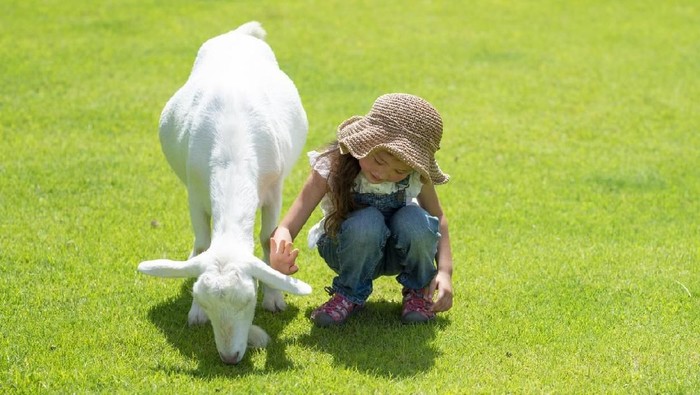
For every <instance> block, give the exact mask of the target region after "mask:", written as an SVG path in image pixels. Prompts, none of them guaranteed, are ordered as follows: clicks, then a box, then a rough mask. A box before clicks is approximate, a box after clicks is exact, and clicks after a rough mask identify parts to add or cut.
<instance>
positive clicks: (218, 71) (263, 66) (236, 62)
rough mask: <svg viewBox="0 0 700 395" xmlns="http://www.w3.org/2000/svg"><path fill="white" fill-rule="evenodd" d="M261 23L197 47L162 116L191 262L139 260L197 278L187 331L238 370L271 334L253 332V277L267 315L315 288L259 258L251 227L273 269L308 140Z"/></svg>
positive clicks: (155, 269) (152, 269)
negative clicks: (190, 233)
mask: <svg viewBox="0 0 700 395" xmlns="http://www.w3.org/2000/svg"><path fill="white" fill-rule="evenodd" d="M264 37H265V31H264V30H263V29H262V27H261V26H260V24H259V23H257V22H248V23H246V24H244V25H242V26H240V27H239V28H238V29H236V30H233V31H231V32H228V33H226V34H222V35H220V36H218V37H214V38H212V39H210V40H208V41H207V42H205V43H204V44H203V45H202V47H201V48H200V49H199V52H198V54H197V58H196V60H195V63H194V67H193V68H192V73H191V74H190V77H189V79H188V80H187V82H186V83H185V85H184V86H182V88H180V89H179V90H178V91H177V92H176V93H175V95H174V96H173V97H172V98H171V99H170V101H168V103H167V104H166V105H165V108H164V109H163V113H162V114H161V118H160V141H161V146H162V148H163V153H164V154H165V157H166V158H167V160H168V162H169V163H170V166H171V167H172V168H173V170H174V171H175V173H177V175H178V177H179V178H180V179H181V180H182V182H183V183H184V184H185V185H186V186H187V192H188V199H189V207H190V218H191V221H192V227H193V230H194V234H195V240H194V247H193V249H192V253H191V255H190V258H189V259H188V260H187V261H184V262H181V261H171V260H168V259H159V260H154V261H146V262H141V263H140V264H139V267H138V270H139V271H140V272H142V273H145V274H150V275H153V276H159V277H198V279H197V281H196V282H195V284H194V287H193V292H192V294H193V296H194V300H193V302H192V308H191V309H190V312H189V314H188V321H189V323H190V325H194V324H202V323H205V322H206V321H207V320H209V321H211V324H212V328H213V329H214V337H215V339H216V347H217V349H218V351H219V355H220V356H221V359H222V360H223V361H224V362H226V363H238V362H240V361H241V359H242V358H243V355H244V354H245V351H246V343H247V344H249V345H250V346H253V347H265V346H266V345H267V343H268V341H269V339H270V338H269V336H268V335H267V333H265V331H264V330H262V329H260V328H258V327H256V326H254V325H252V322H253V315H254V312H255V304H256V281H255V280H256V279H257V280H260V282H262V283H263V284H264V286H265V287H264V288H265V290H264V299H263V307H264V308H266V309H267V310H271V311H279V310H283V309H285V308H286V305H285V303H284V298H283V296H282V293H281V292H280V291H285V292H289V293H294V294H298V295H306V294H309V293H311V287H310V286H309V285H308V284H306V283H304V282H302V281H299V280H297V279H295V278H293V277H289V276H286V275H283V274H281V273H279V272H277V271H276V270H273V269H272V268H270V267H269V266H268V265H267V264H265V262H263V261H262V260H260V259H258V258H256V257H255V256H254V245H255V241H254V236H253V233H254V226H255V216H256V211H257V209H258V208H260V209H261V210H262V220H261V230H260V235H259V239H260V242H261V244H262V247H263V251H264V255H265V257H264V258H265V261H266V262H269V245H268V238H269V236H270V234H271V233H272V230H273V229H274V227H275V226H276V224H277V221H278V219H279V214H280V209H281V206H282V183H283V180H284V177H285V176H286V175H287V174H288V173H289V171H290V169H291V167H292V165H293V164H294V162H295V161H296V159H297V158H298V156H299V154H300V152H301V149H302V148H303V146H304V143H305V140H306V132H307V129H308V123H307V120H306V113H305V112H304V109H303V107H302V104H301V99H300V98H299V93H298V92H297V90H296V87H295V86H294V84H293V83H292V81H291V80H290V79H289V78H288V77H287V75H285V74H284V72H282V71H281V70H280V69H279V66H278V65H277V60H276V59H275V55H274V54H273V53H272V50H271V49H270V47H269V46H268V45H267V44H266V43H265V42H264V41H263V38H264Z"/></svg>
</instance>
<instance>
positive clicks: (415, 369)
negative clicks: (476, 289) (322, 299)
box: [149, 280, 449, 378]
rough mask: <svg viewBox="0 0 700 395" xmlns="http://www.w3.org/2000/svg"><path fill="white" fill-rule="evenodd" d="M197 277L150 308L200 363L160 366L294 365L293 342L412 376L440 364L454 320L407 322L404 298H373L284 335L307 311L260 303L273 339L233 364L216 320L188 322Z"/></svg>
mask: <svg viewBox="0 0 700 395" xmlns="http://www.w3.org/2000/svg"><path fill="white" fill-rule="evenodd" d="M193 283H194V280H188V281H185V282H183V284H182V287H181V292H180V294H179V295H178V296H176V297H174V298H171V299H168V300H166V301H164V302H162V303H160V304H158V305H156V306H154V307H153V308H151V310H150V312H149V318H150V320H151V322H153V324H154V325H155V326H156V327H158V329H159V330H160V331H161V333H163V335H164V336H165V338H166V340H167V341H168V343H169V344H170V345H172V346H173V347H174V348H175V349H177V350H178V351H179V353H180V354H181V355H182V356H184V357H185V358H188V359H192V360H195V361H196V362H197V366H196V368H189V367H187V366H185V365H186V364H178V363H171V362H159V363H158V364H157V366H156V368H157V369H159V370H162V371H165V372H166V373H179V374H182V373H184V374H189V375H191V376H194V377H199V378H216V377H243V376H248V375H251V374H253V375H256V374H260V373H269V372H271V371H282V370H289V369H293V368H294V366H295V363H294V362H293V361H292V360H290V359H289V358H288V356H287V355H286V349H287V345H288V344H290V343H293V344H295V345H297V346H298V345H303V346H305V347H308V348H309V349H311V350H317V351H320V352H324V353H327V354H330V355H332V356H333V360H334V363H335V364H337V365H342V366H345V367H350V368H354V369H358V370H360V371H364V372H367V373H369V374H379V375H382V376H387V377H397V376H399V377H410V376H413V375H415V374H416V373H421V372H427V371H429V370H430V369H431V368H432V367H433V366H434V364H435V359H436V358H437V357H438V356H439V351H438V350H437V348H436V347H435V346H434V345H433V340H434V339H435V335H436V332H438V331H439V330H440V328H442V327H444V326H446V325H449V321H447V320H446V319H444V318H441V317H440V316H438V318H437V320H436V322H432V323H428V324H419V325H403V324H401V322H400V321H399V314H400V310H401V305H400V303H396V302H389V301H383V300H379V301H376V302H368V303H367V305H366V306H365V308H364V309H363V310H362V311H360V312H358V313H357V314H356V315H354V316H353V317H351V318H350V319H349V320H348V321H347V322H346V323H345V324H344V325H342V326H337V327H331V328H318V327H315V326H314V325H313V323H311V322H310V321H309V328H310V330H309V332H308V333H305V334H301V335H300V336H299V337H294V338H292V339H289V340H284V339H283V338H281V337H280V336H281V333H282V331H283V330H284V328H285V327H286V326H287V325H288V324H289V323H290V322H291V321H292V320H294V319H297V318H296V317H297V315H298V314H301V313H300V312H299V308H298V307H296V306H294V304H293V303H288V306H287V310H285V311H283V312H280V313H270V312H268V311H266V310H264V309H262V308H261V307H260V303H258V307H257V309H256V312H255V318H254V320H253V323H254V324H256V325H259V326H260V327H262V328H263V329H264V330H265V331H266V332H267V333H268V334H269V335H270V338H271V341H270V344H269V345H268V347H267V348H265V349H261V350H256V349H251V348H249V349H248V350H247V351H246V355H245V356H244V358H243V361H241V363H239V364H238V365H236V366H228V365H225V364H224V363H223V362H221V360H220V358H219V354H218V352H217V350H216V344H215V342H214V333H213V331H212V328H211V324H208V323H207V324H206V325H198V326H192V327H190V326H189V325H188V324H187V313H188V311H189V309H190V305H191V304H192V294H191V290H192V285H193ZM259 296H260V295H259ZM312 310H313V307H310V308H308V309H307V311H305V312H304V313H303V314H304V317H309V315H310V314H311V311H312ZM307 319H308V318H307ZM255 353H266V354H267V356H266V358H265V366H264V368H263V369H260V368H259V367H258V368H256V367H255V366H254V365H253V362H252V361H251V359H252V358H251V357H252V356H253V355H255Z"/></svg>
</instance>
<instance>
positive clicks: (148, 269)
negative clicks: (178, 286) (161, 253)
mask: <svg viewBox="0 0 700 395" xmlns="http://www.w3.org/2000/svg"><path fill="white" fill-rule="evenodd" d="M203 268H204V265H203V262H202V259H201V258H200V257H199V256H197V257H194V258H192V259H190V260H188V261H171V260H170V259H156V260H153V261H144V262H141V263H139V267H138V270H139V271H140V272H141V273H143V274H148V275H151V276H156V277H172V278H188V277H199V275H200V274H202V272H203Z"/></svg>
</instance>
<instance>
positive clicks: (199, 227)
mask: <svg viewBox="0 0 700 395" xmlns="http://www.w3.org/2000/svg"><path fill="white" fill-rule="evenodd" d="M189 204H190V222H192V231H194V246H193V247H192V253H191V254H190V258H193V257H195V256H197V255H199V254H201V253H203V252H204V251H206V250H207V249H209V245H210V244H211V216H210V215H209V214H208V213H207V211H206V210H205V209H204V207H203V205H202V204H201V203H200V202H199V201H197V199H195V198H194V197H192V196H190V197H189Z"/></svg>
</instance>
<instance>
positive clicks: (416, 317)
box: [401, 311, 435, 324]
mask: <svg viewBox="0 0 700 395" xmlns="http://www.w3.org/2000/svg"><path fill="white" fill-rule="evenodd" d="M434 319H435V317H434V316H433V317H427V316H425V315H423V314H421V313H419V312H417V311H412V312H410V313H406V314H404V315H403V316H402V317H401V323H403V324H421V323H424V322H429V321H432V320H434Z"/></svg>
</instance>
